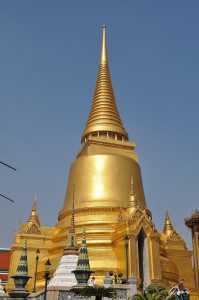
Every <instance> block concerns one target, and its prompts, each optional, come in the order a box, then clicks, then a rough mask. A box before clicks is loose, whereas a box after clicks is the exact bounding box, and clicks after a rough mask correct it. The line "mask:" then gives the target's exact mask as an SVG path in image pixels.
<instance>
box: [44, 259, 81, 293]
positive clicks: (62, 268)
mask: <svg viewBox="0 0 199 300" xmlns="http://www.w3.org/2000/svg"><path fill="white" fill-rule="evenodd" d="M77 259H78V256H77V255H74V254H70V255H63V256H62V258H61V260H60V262H59V265H58V267H57V269H56V271H55V273H54V275H53V278H52V279H51V280H50V282H49V284H48V286H57V287H58V286H65V287H72V286H75V285H77V281H76V278H75V275H74V274H73V273H71V272H72V271H74V270H75V269H76V266H77Z"/></svg>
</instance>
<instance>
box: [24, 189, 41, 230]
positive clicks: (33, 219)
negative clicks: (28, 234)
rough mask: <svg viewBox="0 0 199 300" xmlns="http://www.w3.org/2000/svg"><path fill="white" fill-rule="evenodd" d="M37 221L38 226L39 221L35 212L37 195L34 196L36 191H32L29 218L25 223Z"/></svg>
mask: <svg viewBox="0 0 199 300" xmlns="http://www.w3.org/2000/svg"><path fill="white" fill-rule="evenodd" d="M35 222H36V223H37V224H38V225H39V226H40V222H39V217H38V213H37V197H36V193H34V201H33V207H32V211H31V214H30V217H29V220H28V222H27V224H28V225H29V224H31V223H35Z"/></svg>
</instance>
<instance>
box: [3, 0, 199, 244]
mask: <svg viewBox="0 0 199 300" xmlns="http://www.w3.org/2000/svg"><path fill="white" fill-rule="evenodd" d="M198 12H199V2H198V1H194V0H193V1H183V0H176V1H169V0H168V1H148V0H145V1H142V0H141V1H132V0H131V1H117V0H109V1H103V0H102V1H86V0H85V1H61V0H60V1H49V0H48V1H46V0H43V1H39V0H34V1H33V0H32V1H25V0H19V1H14V0H13V1H10V0H6V1H3V0H2V1H1V2H0V38H1V47H0V137H1V139H0V141H1V142H0V160H3V161H5V162H7V163H10V164H12V165H14V166H15V167H16V168H17V169H18V171H17V172H12V171H10V170H9V169H7V168H5V167H3V166H1V167H0V192H1V193H4V194H6V195H8V196H10V197H12V198H14V199H15V203H14V204H11V203H9V202H7V201H6V200H4V199H1V200H0V201H1V202H0V204H1V209H0V227H1V240H0V247H6V246H10V244H11V242H12V240H13V230H14V228H15V229H16V230H17V228H18V219H19V218H20V219H22V221H23V222H25V221H26V220H27V218H28V217H29V214H30V211H31V208H32V203H33V195H34V192H36V193H37V198H38V210H39V216H40V221H41V223H42V224H43V225H46V226H51V225H54V224H56V221H57V214H58V212H59V210H60V209H61V208H62V205H63V202H64V196H65V190H66V182H67V178H68V173H69V168H70V164H71V162H72V161H73V160H74V159H75V155H76V153H77V152H78V150H79V149H80V135H81V133H82V131H83V129H84V126H85V122H86V120H87V117H88V113H89V109H90V105H91V101H92V95H93V91H94V86H95V81H96V76H97V71H98V62H99V53H100V47H101V25H102V24H104V23H105V24H107V38H108V52H109V66H110V71H111V76H112V82H113V87H114V91H115V96H116V99H117V105H118V108H119V111H120V114H121V117H122V120H123V123H124V125H125V127H126V130H127V132H128V133H129V136H130V140H132V141H134V142H136V143H137V152H138V154H139V161H140V164H141V169H142V176H143V184H144V190H145V195H146V199H147V203H148V206H149V208H150V210H151V211H152V213H153V220H154V223H155V224H156V226H157V228H158V229H159V230H162V227H163V223H164V217H165V210H166V208H167V207H168V209H169V212H170V216H171V219H172V222H173V224H174V225H175V227H176V228H177V229H179V231H180V233H181V234H182V235H183V236H184V237H185V239H186V241H187V242H188V244H189V245H191V236H190V232H189V231H188V230H187V229H186V228H185V226H184V221H183V220H184V217H185V216H187V215H189V214H190V213H191V212H192V211H193V210H195V209H196V208H198V185H199V168H198V164H199V158H198V152H199V139H198V128H199V118H198V111H199V102H198V98H199V84H198V83H199V60H198V55H199V32H198V28H199V18H198ZM82 175H83V174H82Z"/></svg>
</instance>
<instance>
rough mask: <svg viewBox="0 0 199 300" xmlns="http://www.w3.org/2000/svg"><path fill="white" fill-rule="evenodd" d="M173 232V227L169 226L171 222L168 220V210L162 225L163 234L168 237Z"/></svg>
mask: <svg viewBox="0 0 199 300" xmlns="http://www.w3.org/2000/svg"><path fill="white" fill-rule="evenodd" d="M173 231H174V229H173V226H172V224H171V220H170V218H169V213H168V209H167V210H166V218H165V223H164V230H163V232H164V234H166V235H167V236H169V235H170V234H171V233H172V232H173Z"/></svg>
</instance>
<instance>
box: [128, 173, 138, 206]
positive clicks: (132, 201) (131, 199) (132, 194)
mask: <svg viewBox="0 0 199 300" xmlns="http://www.w3.org/2000/svg"><path fill="white" fill-rule="evenodd" d="M137 206H138V202H137V198H136V195H135V191H134V183H133V176H131V192H130V197H129V206H128V207H137Z"/></svg>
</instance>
